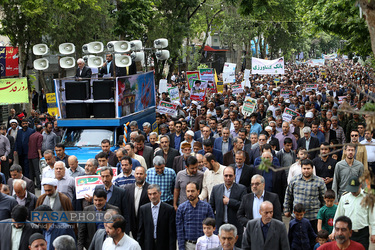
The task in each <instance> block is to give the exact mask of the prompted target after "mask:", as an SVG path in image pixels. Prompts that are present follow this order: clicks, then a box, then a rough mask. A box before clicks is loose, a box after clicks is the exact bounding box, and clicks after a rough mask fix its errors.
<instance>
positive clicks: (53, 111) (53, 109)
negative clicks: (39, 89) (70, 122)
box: [46, 93, 60, 116]
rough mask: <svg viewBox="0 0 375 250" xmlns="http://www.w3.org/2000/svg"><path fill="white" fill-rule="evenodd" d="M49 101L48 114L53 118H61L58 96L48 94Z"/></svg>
mask: <svg viewBox="0 0 375 250" xmlns="http://www.w3.org/2000/svg"><path fill="white" fill-rule="evenodd" d="M46 99H47V109H48V113H49V114H50V115H52V116H56V115H57V116H60V112H59V109H58V108H57V102H56V94H55V93H48V94H46Z"/></svg>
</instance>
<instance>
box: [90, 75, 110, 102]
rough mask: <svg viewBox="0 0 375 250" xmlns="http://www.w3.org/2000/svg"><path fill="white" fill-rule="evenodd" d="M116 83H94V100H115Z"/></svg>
mask: <svg viewBox="0 0 375 250" xmlns="http://www.w3.org/2000/svg"><path fill="white" fill-rule="evenodd" d="M114 83H115V81H113V80H99V81H93V83H92V85H93V97H94V100H108V99H111V98H112V99H114V92H115V90H114V87H115V84H114Z"/></svg>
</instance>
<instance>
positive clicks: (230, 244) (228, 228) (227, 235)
mask: <svg viewBox="0 0 375 250" xmlns="http://www.w3.org/2000/svg"><path fill="white" fill-rule="evenodd" d="M219 239H220V246H219V247H216V248H211V249H209V250H241V248H238V247H235V246H234V245H235V244H236V242H237V240H238V235H237V228H236V227H235V226H233V225H232V224H223V225H221V227H220V228H219Z"/></svg>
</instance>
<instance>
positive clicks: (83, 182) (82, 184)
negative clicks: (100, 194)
mask: <svg viewBox="0 0 375 250" xmlns="http://www.w3.org/2000/svg"><path fill="white" fill-rule="evenodd" d="M101 184H103V182H102V177H101V176H100V175H84V176H79V177H76V178H75V186H76V199H84V198H85V196H86V195H89V196H92V194H93V193H94V190H95V187H96V185H101Z"/></svg>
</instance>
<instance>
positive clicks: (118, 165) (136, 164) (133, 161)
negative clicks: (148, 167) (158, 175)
mask: <svg viewBox="0 0 375 250" xmlns="http://www.w3.org/2000/svg"><path fill="white" fill-rule="evenodd" d="M139 166H142V165H141V163H139V161H138V160H137V159H134V158H132V169H133V170H135V168H136V167H139ZM116 168H117V173H118V174H120V173H122V168H121V161H120V162H117V165H116Z"/></svg>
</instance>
